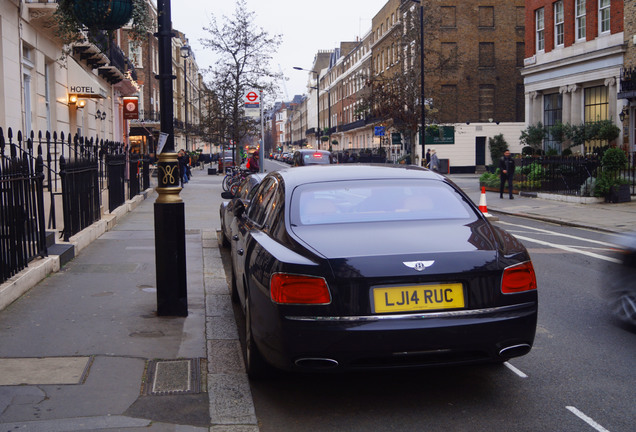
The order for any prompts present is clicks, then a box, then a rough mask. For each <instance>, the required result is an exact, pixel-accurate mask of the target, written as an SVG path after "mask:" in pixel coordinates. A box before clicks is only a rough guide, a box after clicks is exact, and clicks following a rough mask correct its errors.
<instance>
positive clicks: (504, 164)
mask: <svg viewBox="0 0 636 432" xmlns="http://www.w3.org/2000/svg"><path fill="white" fill-rule="evenodd" d="M514 175H515V160H514V159H513V158H512V157H511V156H510V150H506V151H505V152H504V155H503V156H502V157H501V159H499V179H500V182H499V198H503V193H504V185H505V184H506V182H508V194H509V196H510V199H514V197H513V196H512V178H513V177H514Z"/></svg>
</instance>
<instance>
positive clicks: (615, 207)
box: [448, 174, 636, 233]
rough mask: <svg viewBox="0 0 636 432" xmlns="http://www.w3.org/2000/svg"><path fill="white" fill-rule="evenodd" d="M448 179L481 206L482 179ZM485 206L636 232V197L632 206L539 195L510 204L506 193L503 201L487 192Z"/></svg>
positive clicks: (500, 211) (498, 211) (468, 176)
mask: <svg viewBox="0 0 636 432" xmlns="http://www.w3.org/2000/svg"><path fill="white" fill-rule="evenodd" d="M448 177H449V178H450V179H451V180H453V182H455V183H456V184H457V185H458V186H460V187H461V188H462V189H463V190H464V191H465V192H466V193H467V194H468V196H469V197H470V198H471V199H472V200H473V201H474V202H475V203H476V204H479V200H480V198H481V190H480V188H479V175H477V174H452V175H449V176H448ZM568 199H569V201H566V200H568ZM581 201H588V203H583V202H581ZM486 204H487V207H488V212H489V213H493V214H495V215H496V214H509V215H515V216H522V217H527V218H532V219H538V220H544V221H548V222H554V223H559V224H563V225H570V226H577V227H582V228H589V229H594V230H599V231H604V232H609V233H620V232H625V231H633V230H636V197H632V201H630V202H627V203H617V204H612V203H605V202H603V200H602V199H595V198H587V199H583V200H577V199H576V198H574V197H572V198H566V197H564V196H559V195H551V194H539V197H537V198H533V197H527V196H520V195H515V196H514V199H513V200H510V199H508V194H507V193H504V198H503V199H500V198H499V193H498V192H490V191H487V192H486Z"/></svg>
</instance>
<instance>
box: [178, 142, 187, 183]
mask: <svg viewBox="0 0 636 432" xmlns="http://www.w3.org/2000/svg"><path fill="white" fill-rule="evenodd" d="M188 159H189V158H188V156H187V155H186V153H185V150H183V149H181V150H179V153H178V155H177V162H178V165H179V177H180V178H181V186H183V185H184V184H186V183H187V182H188Z"/></svg>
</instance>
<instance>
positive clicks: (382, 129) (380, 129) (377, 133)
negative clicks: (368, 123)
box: [374, 126, 384, 136]
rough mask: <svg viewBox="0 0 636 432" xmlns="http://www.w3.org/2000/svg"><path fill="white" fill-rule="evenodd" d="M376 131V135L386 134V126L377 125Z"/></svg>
mask: <svg viewBox="0 0 636 432" xmlns="http://www.w3.org/2000/svg"><path fill="white" fill-rule="evenodd" d="M374 132H375V136H384V126H376V127H375V130H374Z"/></svg>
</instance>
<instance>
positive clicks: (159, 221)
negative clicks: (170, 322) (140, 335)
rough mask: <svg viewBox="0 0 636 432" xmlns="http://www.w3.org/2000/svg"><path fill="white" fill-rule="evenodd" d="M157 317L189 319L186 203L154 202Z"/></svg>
mask: <svg viewBox="0 0 636 432" xmlns="http://www.w3.org/2000/svg"><path fill="white" fill-rule="evenodd" d="M155 265H156V275H157V315H159V316H183V317H185V316H188V288H187V277H186V248H185V204H184V203H183V202H180V203H172V204H164V203H159V202H155Z"/></svg>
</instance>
